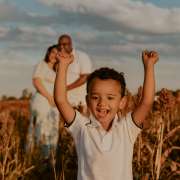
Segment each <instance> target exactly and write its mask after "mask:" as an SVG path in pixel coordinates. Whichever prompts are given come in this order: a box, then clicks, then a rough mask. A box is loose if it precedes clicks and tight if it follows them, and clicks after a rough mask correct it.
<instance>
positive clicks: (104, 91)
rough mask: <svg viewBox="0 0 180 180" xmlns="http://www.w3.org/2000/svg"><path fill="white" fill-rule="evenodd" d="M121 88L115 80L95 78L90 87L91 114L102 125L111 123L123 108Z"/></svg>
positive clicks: (89, 102)
mask: <svg viewBox="0 0 180 180" xmlns="http://www.w3.org/2000/svg"><path fill="white" fill-rule="evenodd" d="M121 100H122V98H121V87H120V85H119V82H118V81H116V80H113V79H107V80H101V79H99V78H95V79H94V80H93V81H92V82H91V84H90V87H89V94H88V96H87V104H88V108H89V109H90V111H91V113H92V114H93V115H94V117H95V118H96V119H97V120H98V121H99V122H100V123H101V124H104V123H110V122H111V121H112V120H113V119H114V117H115V115H116V113H117V112H118V110H119V108H121Z"/></svg>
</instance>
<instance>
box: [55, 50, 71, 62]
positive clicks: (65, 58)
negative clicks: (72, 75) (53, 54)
mask: <svg viewBox="0 0 180 180" xmlns="http://www.w3.org/2000/svg"><path fill="white" fill-rule="evenodd" d="M57 60H58V61H59V62H60V63H63V64H67V65H69V64H71V63H72V62H73V60H74V56H73V54H68V53H67V52H66V51H65V50H64V49H63V48H62V50H61V51H60V52H59V53H58V54H57Z"/></svg>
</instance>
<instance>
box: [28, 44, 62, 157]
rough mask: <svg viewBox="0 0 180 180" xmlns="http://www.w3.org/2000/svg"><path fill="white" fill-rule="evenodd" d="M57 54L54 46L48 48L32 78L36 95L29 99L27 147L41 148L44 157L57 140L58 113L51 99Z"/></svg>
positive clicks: (54, 146)
mask: <svg viewBox="0 0 180 180" xmlns="http://www.w3.org/2000/svg"><path fill="white" fill-rule="evenodd" d="M57 52H58V49H57V46H56V45H53V46H50V47H49V48H48V49H47V52H46V55H45V58H44V60H43V61H41V62H40V63H39V64H38V65H37V66H36V68H35V71H34V73H33V77H32V80H33V85H34V87H35V89H36V93H35V94H34V95H33V96H32V99H31V119H30V127H29V137H28V141H29V143H28V147H30V148H31V149H32V148H33V147H34V145H35V144H37V145H40V146H42V150H43V154H44V155H45V156H48V155H49V152H50V150H51V149H52V148H53V149H54V148H56V144H57V139H58V127H59V126H58V124H59V113H58V111H57V108H56V106H55V103H54V98H53V89H54V81H55V76H56V73H55V68H56V67H55V66H56V56H57ZM29 145H30V146H29Z"/></svg>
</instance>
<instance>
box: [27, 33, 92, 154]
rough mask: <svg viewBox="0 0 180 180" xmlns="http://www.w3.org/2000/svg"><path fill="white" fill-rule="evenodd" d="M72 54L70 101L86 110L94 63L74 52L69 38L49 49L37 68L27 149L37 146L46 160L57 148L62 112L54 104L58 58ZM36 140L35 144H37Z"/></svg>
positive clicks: (68, 84)
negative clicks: (40, 146) (39, 145)
mask: <svg viewBox="0 0 180 180" xmlns="http://www.w3.org/2000/svg"><path fill="white" fill-rule="evenodd" d="M62 48H63V49H65V51H66V52H67V53H68V54H73V56H74V59H75V60H74V62H73V63H72V64H71V65H70V67H69V69H68V74H67V91H68V99H69V101H70V103H71V105H72V106H74V107H79V106H81V107H83V108H84V109H83V110H85V108H86V107H85V95H86V85H85V83H86V79H87V76H88V75H89V74H90V73H91V68H92V65H91V60H90V58H89V56H88V55H87V54H86V53H84V52H81V51H77V50H75V49H73V45H72V39H71V37H70V36H69V35H66V34H64V35H62V36H60V37H59V40H58V45H53V46H50V47H49V48H48V49H47V52H46V55H45V58H44V60H43V61H41V62H40V63H39V64H38V65H37V66H36V68H35V70H34V73H33V77H32V80H33V85H34V87H35V89H36V92H35V94H34V95H33V97H32V100H31V119H30V126H29V134H28V135H29V137H28V146H29V145H30V148H33V147H34V145H35V143H36V144H39V143H40V144H41V145H42V147H43V148H42V150H43V153H44V155H45V156H48V155H49V152H50V150H51V149H52V148H53V149H54V148H56V144H57V140H58V134H59V119H60V118H59V112H58V110H57V108H56V105H55V103H54V97H53V94H54V82H55V77H56V69H57V65H58V64H57V59H56V58H57V54H58V52H59V51H61V49H62ZM34 140H35V141H34Z"/></svg>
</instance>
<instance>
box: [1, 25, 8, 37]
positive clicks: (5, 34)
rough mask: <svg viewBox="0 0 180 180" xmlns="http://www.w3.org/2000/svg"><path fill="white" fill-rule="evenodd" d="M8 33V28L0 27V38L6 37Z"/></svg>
mask: <svg viewBox="0 0 180 180" xmlns="http://www.w3.org/2000/svg"><path fill="white" fill-rule="evenodd" d="M8 32H9V28H7V27H2V26H0V38H3V37H6V36H7V34H8Z"/></svg>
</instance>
